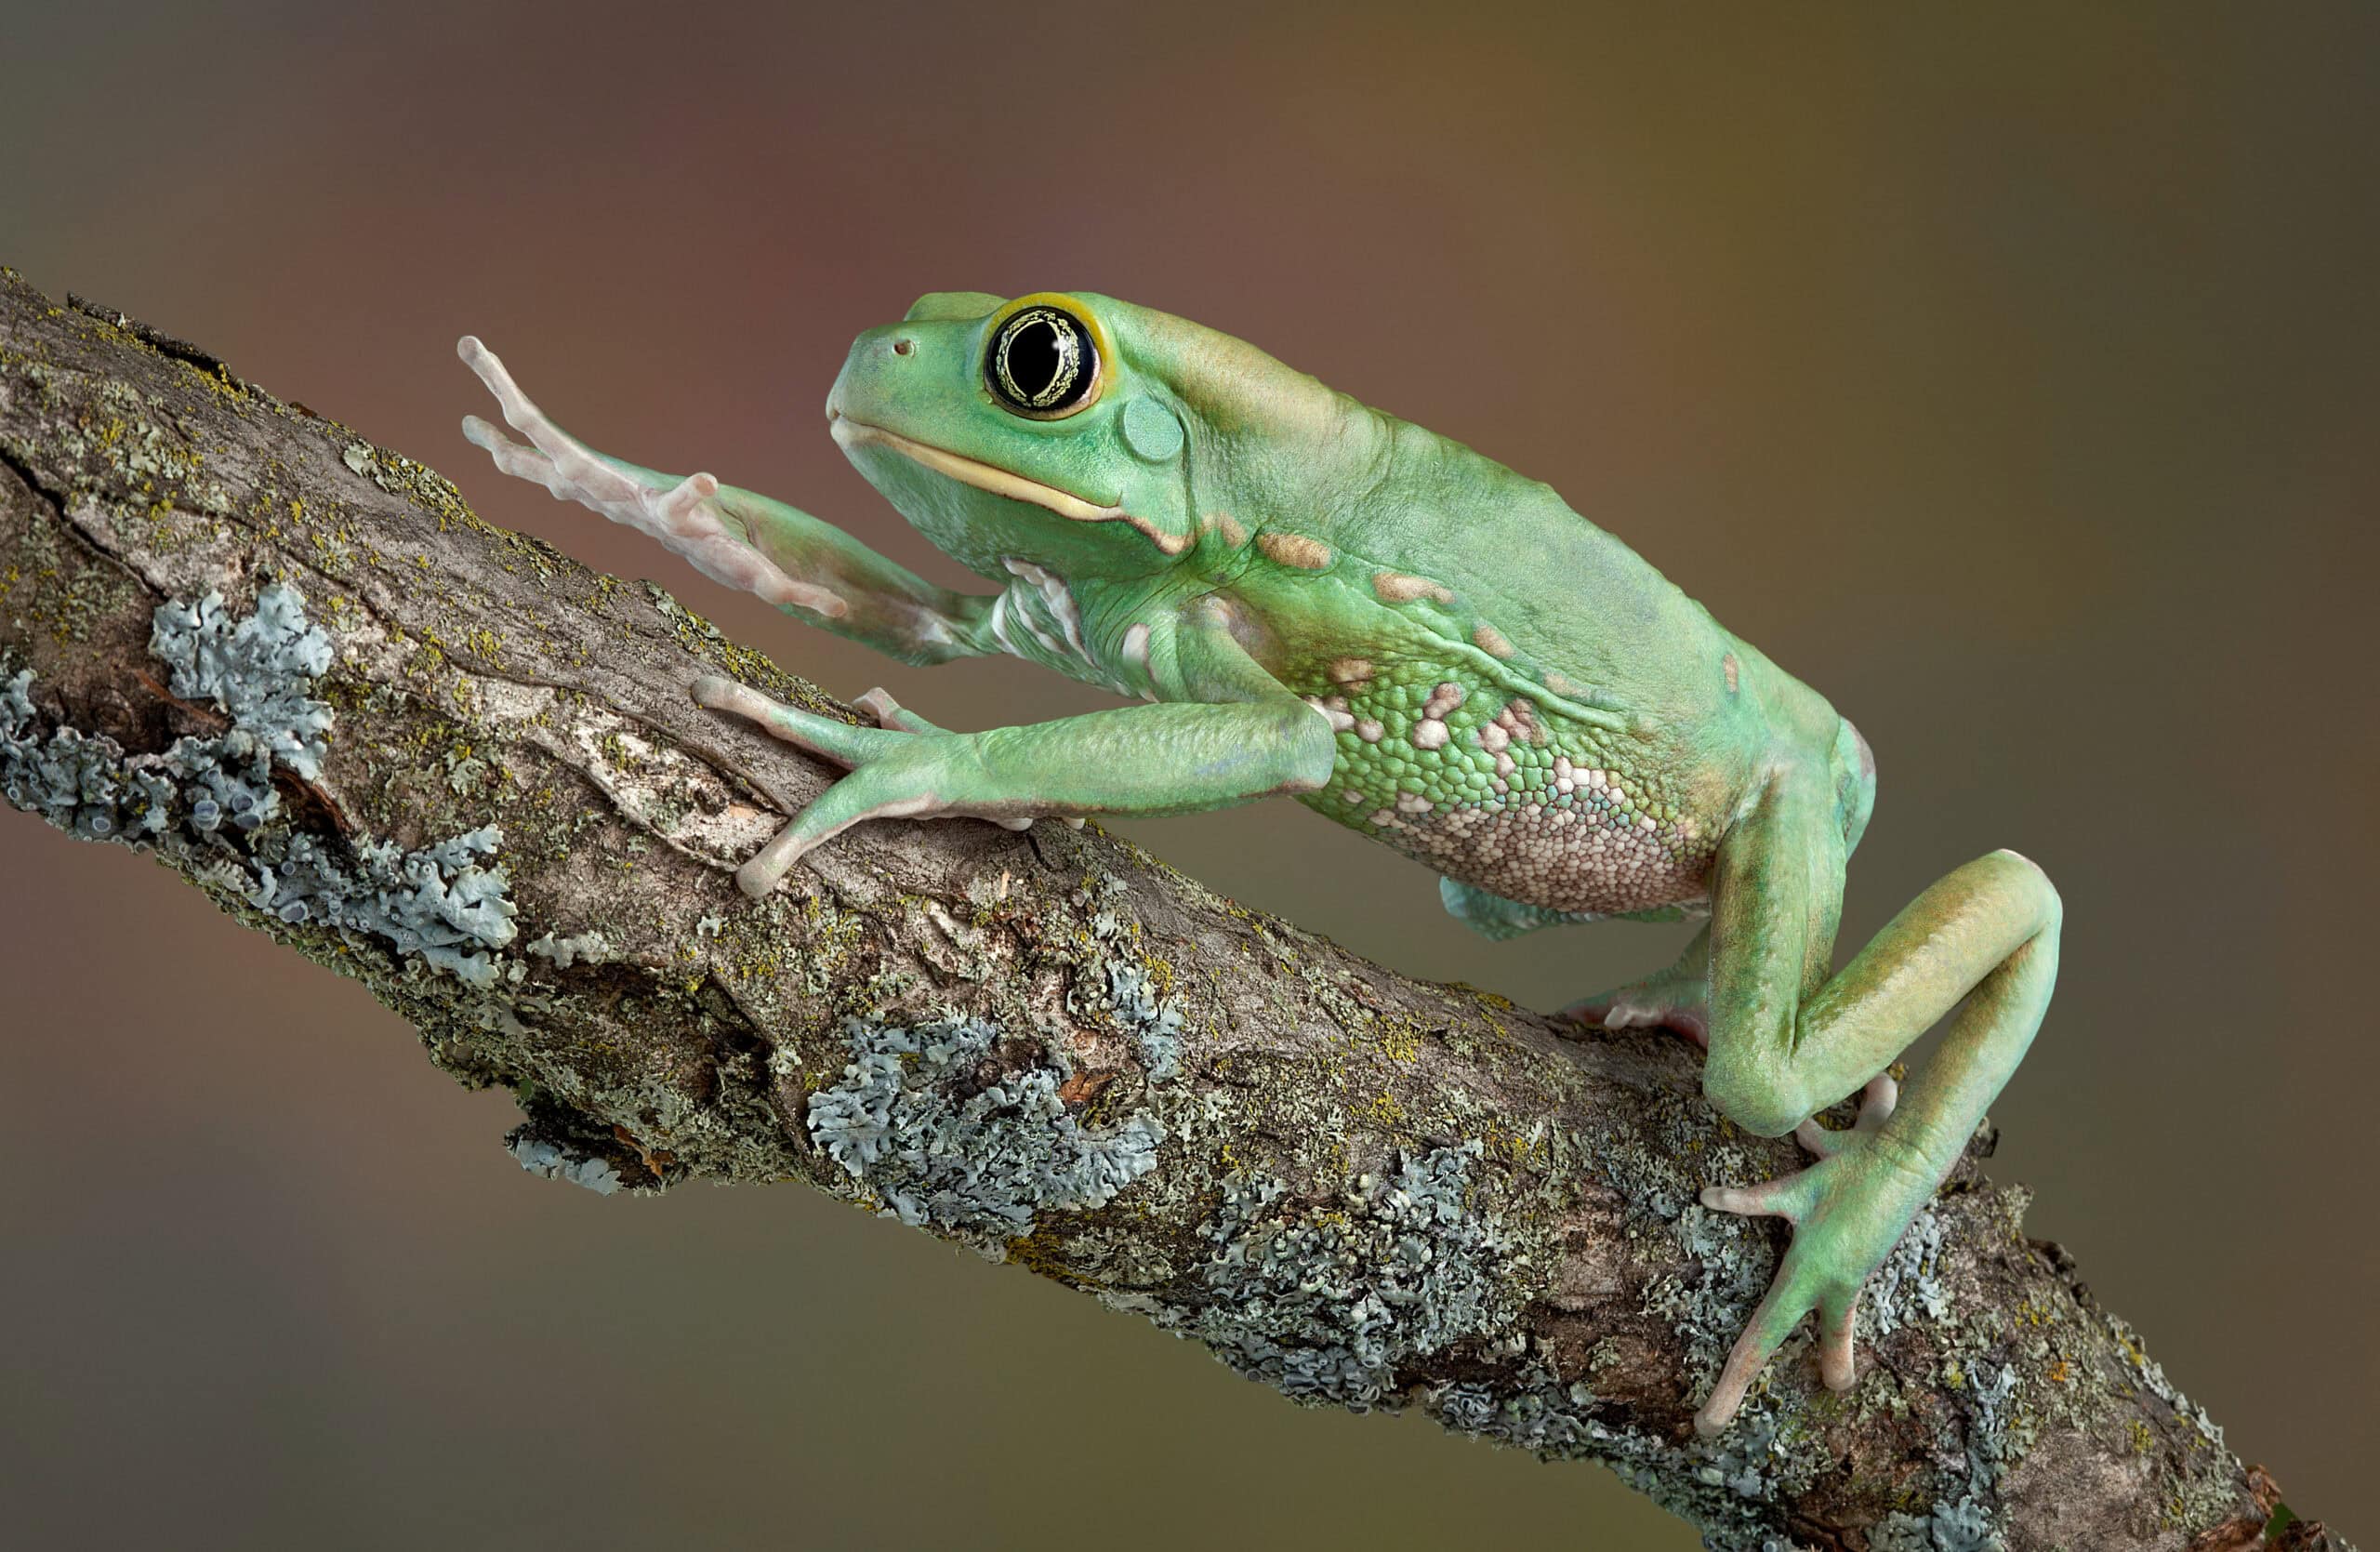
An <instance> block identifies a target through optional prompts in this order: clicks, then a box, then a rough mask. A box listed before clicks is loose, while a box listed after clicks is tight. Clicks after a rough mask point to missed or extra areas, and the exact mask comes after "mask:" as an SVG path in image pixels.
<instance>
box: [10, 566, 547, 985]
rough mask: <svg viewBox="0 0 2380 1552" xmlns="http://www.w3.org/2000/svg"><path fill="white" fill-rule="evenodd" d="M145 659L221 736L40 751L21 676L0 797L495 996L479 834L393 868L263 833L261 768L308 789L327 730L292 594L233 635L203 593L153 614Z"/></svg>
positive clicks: (390, 863)
mask: <svg viewBox="0 0 2380 1552" xmlns="http://www.w3.org/2000/svg"><path fill="white" fill-rule="evenodd" d="M150 650H151V651H152V652H153V653H155V654H156V656H157V657H158V658H159V659H160V660H162V661H163V662H165V664H166V665H167V666H168V667H170V668H171V670H173V671H172V678H171V685H172V689H173V693H174V694H175V695H177V696H181V697H183V698H185V699H188V700H192V701H198V700H208V701H212V702H214V704H215V706H216V708H217V709H218V710H220V711H221V713H222V714H223V716H224V717H225V718H227V719H228V721H229V725H228V726H227V727H225V728H224V729H223V730H221V731H220V732H217V733H211V734H206V735H203V736H184V737H181V738H178V739H176V740H175V741H174V744H173V746H172V747H171V748H169V749H166V750H165V752H164V753H162V754H130V753H127V752H126V750H125V749H124V747H123V746H122V745H120V744H118V743H117V742H116V741H115V740H114V739H112V738H108V737H91V736H86V735H84V734H83V733H82V732H81V731H80V730H78V729H75V728H73V727H60V728H57V729H54V730H53V731H51V732H50V733H49V734H48V736H46V737H44V736H42V734H41V731H40V723H39V718H38V715H37V713H36V711H35V710H34V707H33V697H32V694H31V692H32V688H33V670H30V669H26V670H20V671H19V672H18V673H16V674H15V675H13V676H12V677H10V678H9V679H7V681H5V682H0V794H5V795H6V797H7V800H8V802H9V803H13V804H15V805H16V806H17V807H19V808H21V809H25V810H27V811H29V812H31V813H33V814H37V815H39V816H41V817H43V818H45V819H46V820H48V821H49V822H50V823H51V824H53V825H56V826H57V827H59V829H64V830H66V831H68V832H70V833H72V834H74V835H77V836H80V837H82V838H83V839H85V840H90V841H114V842H122V843H124V844H126V845H133V846H139V847H142V848H144V849H150V850H156V851H162V852H165V854H166V855H167V856H169V857H171V858H173V859H175V860H178V861H181V862H186V863H188V864H189V865H190V866H191V868H192V871H193V872H196V873H199V874H201V875H202V876H205V877H209V878H212V879H214V880H216V881H217V882H218V884H219V885H221V886H224V887H227V888H229V889H231V891H232V892H234V893H236V894H238V895H240V896H241V897H242V898H244V899H245V901H246V902H247V903H248V904H249V905H251V906H254V907H255V908H257V909H259V910H264V911H269V912H271V913H272V914H273V915H275V916H278V917H279V918H280V919H281V920H282V921H284V922H289V923H291V924H293V925H295V924H298V923H303V922H311V923H315V924H319V925H322V926H325V927H329V928H332V929H334V930H336V931H337V932H338V933H339V934H340V935H341V936H342V937H345V938H347V939H348V940H349V941H350V942H352V941H355V940H356V939H357V938H358V937H364V938H371V939H377V940H379V941H381V942H383V943H386V944H387V945H389V946H390V947H393V948H396V949H397V950H398V951H399V952H400V953H411V954H417V955H419V956H420V957H421V959H422V961H423V962H427V963H428V964H430V966H432V967H434V968H436V969H440V970H444V971H448V972H451V973H452V974H454V975H457V976H459V977H461V978H462V979H463V980H465V981H467V982H469V983H470V984H471V985H473V986H476V987H482V988H484V987H488V986H492V985H493V984H495V980H496V974H497V971H496V962H495V961H494V960H493V959H492V958H491V957H490V953H489V952H488V950H492V949H498V948H503V947H505V946H506V945H507V944H509V943H510V942H511V941H512V937H513V932H514V927H513V906H512V902H511V900H510V899H509V896H508V887H509V886H508V882H507V880H506V877H505V873H504V869H502V868H500V867H497V868H483V867H481V866H480V865H479V863H478V861H477V859H478V858H481V857H484V856H493V855H494V854H495V851H496V845H497V842H499V840H500V839H501V836H500V835H499V833H498V832H497V831H496V829H494V828H493V827H490V828H488V829H477V830H472V831H469V833H467V834H463V835H458V836H456V837H454V838H453V839H451V840H447V841H443V842H436V843H435V844H432V845H430V846H426V847H422V848H420V849H418V850H415V851H406V850H403V849H402V848H400V847H399V846H398V845H397V844H396V843H395V842H388V841H373V840H370V839H368V838H367V839H364V840H363V841H361V842H357V843H355V844H353V845H351V846H350V844H348V843H347V842H341V841H324V840H318V839H317V838H316V837H314V836H313V835H311V834H309V833H306V832H304V831H302V830H297V829H292V828H291V827H290V826H288V825H286V824H284V823H282V822H281V821H282V818H283V806H284V805H283V803H282V797H281V793H280V791H279V790H278V789H277V788H276V787H275V784H274V771H275V769H276V768H278V769H280V770H283V771H286V772H287V773H289V775H290V776H296V777H298V778H299V779H301V780H308V781H311V780H313V779H315V778H317V777H319V776H321V775H322V772H323V761H324V757H325V755H326V754H327V752H328V748H329V734H330V728H331V723H332V712H331V708H330V707H329V706H328V705H327V704H325V703H324V702H323V701H321V700H318V699H316V698H315V697H314V696H313V694H312V691H313V687H314V681H315V679H316V678H317V677H319V676H320V675H321V674H322V673H324V671H325V670H328V669H329V667H330V664H331V657H332V649H331V640H330V637H329V635H328V634H327V633H325V632H324V630H322V629H321V628H320V627H318V626H315V625H311V624H310V623H309V622H308V621H307V618H306V602H305V599H304V598H303V597H302V596H301V595H300V594H299V593H298V590H296V589H295V588H291V587H288V586H285V585H283V584H280V583H275V584H272V585H270V586H268V587H266V588H264V589H263V590H261V591H259V592H258V594H257V607H256V611H255V613H253V614H251V615H249V616H247V617H244V618H239V619H234V618H232V617H231V613H230V611H229V610H228V609H227V608H226V606H225V604H224V602H223V598H222V595H221V594H219V593H217V592H214V591H209V592H208V593H207V594H206V595H205V597H203V598H201V599H200V600H198V602H196V603H195V604H182V603H177V602H172V601H168V602H167V603H165V604H161V605H159V606H158V608H157V610H156V613H155V615H154V616H153V617H152V622H151V631H150Z"/></svg>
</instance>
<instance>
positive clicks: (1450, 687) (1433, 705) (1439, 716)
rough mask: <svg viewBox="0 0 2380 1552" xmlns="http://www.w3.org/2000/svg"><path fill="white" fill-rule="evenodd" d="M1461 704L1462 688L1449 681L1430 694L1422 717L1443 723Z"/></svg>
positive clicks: (1423, 707) (1422, 710) (1422, 709)
mask: <svg viewBox="0 0 2380 1552" xmlns="http://www.w3.org/2000/svg"><path fill="white" fill-rule="evenodd" d="M1461 704H1462V686H1461V685H1460V684H1458V683H1454V681H1452V680H1448V681H1446V682H1445V683H1441V684H1440V685H1439V686H1438V687H1437V688H1436V689H1435V690H1432V691H1431V692H1430V698H1429V701H1428V702H1427V703H1426V704H1425V705H1423V706H1422V708H1421V715H1423V716H1424V717H1429V718H1433V719H1435V720H1441V721H1442V720H1444V718H1445V717H1446V714H1447V713H1448V712H1449V711H1451V710H1454V709H1455V708H1456V707H1458V706H1461Z"/></svg>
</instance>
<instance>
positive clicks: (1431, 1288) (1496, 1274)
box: [1180, 1141, 1518, 1411]
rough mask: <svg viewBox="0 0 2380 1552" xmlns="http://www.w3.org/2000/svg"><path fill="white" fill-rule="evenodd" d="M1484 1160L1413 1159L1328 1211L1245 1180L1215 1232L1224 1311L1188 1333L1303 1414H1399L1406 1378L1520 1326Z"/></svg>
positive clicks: (1431, 1155) (1274, 1185)
mask: <svg viewBox="0 0 2380 1552" xmlns="http://www.w3.org/2000/svg"><path fill="white" fill-rule="evenodd" d="M1481 1151H1482V1149H1481V1147H1480V1145H1479V1144H1478V1143H1477V1142H1475V1141H1474V1142H1469V1143H1465V1144H1463V1145H1462V1146H1461V1147H1440V1148H1434V1149H1432V1150H1431V1151H1429V1152H1428V1153H1426V1154H1413V1153H1408V1152H1404V1151H1402V1150H1400V1152H1399V1154H1398V1156H1397V1165H1396V1169H1395V1173H1394V1174H1389V1175H1385V1176H1380V1177H1374V1176H1371V1175H1365V1176H1361V1177H1359V1178H1358V1179H1357V1180H1356V1182H1355V1187H1354V1188H1353V1189H1351V1190H1349V1191H1347V1192H1345V1193H1344V1194H1343V1195H1342V1198H1341V1200H1338V1201H1337V1202H1335V1203H1332V1204H1331V1205H1330V1206H1329V1207H1327V1208H1322V1209H1316V1208H1314V1207H1311V1206H1309V1205H1307V1204H1305V1203H1302V1202H1300V1201H1298V1200H1296V1199H1295V1198H1294V1197H1293V1196H1292V1194H1291V1192H1290V1189H1289V1186H1288V1184H1287V1183H1286V1182H1284V1181H1282V1180H1279V1179H1277V1178H1276V1177H1274V1176H1271V1175H1266V1174H1250V1173H1245V1172H1243V1173H1239V1174H1233V1175H1232V1176H1230V1177H1228V1178H1227V1179H1225V1180H1224V1182H1223V1203H1222V1209H1221V1211H1220V1212H1219V1213H1218V1214H1217V1215H1216V1216H1215V1217H1214V1219H1213V1220H1211V1221H1210V1223H1209V1224H1208V1225H1207V1227H1206V1230H1205V1233H1206V1237H1207V1239H1208V1240H1209V1241H1210V1243H1211V1244H1212V1246H1213V1251H1212V1254H1210V1258H1209V1261H1208V1265H1207V1268H1206V1272H1205V1282H1206V1285H1207V1288H1208V1290H1209V1291H1210V1293H1211V1294H1212V1295H1213V1298H1212V1299H1211V1301H1210V1303H1208V1304H1207V1305H1206V1306H1205V1307H1203V1308H1201V1309H1200V1310H1198V1311H1197V1314H1196V1315H1195V1316H1192V1317H1190V1318H1189V1319H1188V1320H1186V1321H1184V1322H1183V1323H1182V1324H1181V1326H1180V1329H1182V1330H1183V1331H1184V1333H1186V1334H1190V1335H1195V1336H1197V1338H1198V1339H1199V1340H1201V1341H1203V1342H1205V1343H1206V1344H1207V1345H1208V1346H1210V1347H1211V1348H1212V1349H1213V1350H1214V1352H1215V1355H1216V1356H1217V1357H1218V1358H1220V1359H1222V1360H1223V1361H1224V1362H1225V1363H1227V1364H1229V1365H1231V1366H1232V1367H1233V1368H1234V1369H1236V1370H1238V1371H1239V1372H1240V1373H1243V1374H1246V1375H1248V1376H1249V1377H1250V1378H1251V1379H1261V1380H1263V1381H1264V1382H1265V1383H1267V1384H1269V1385H1272V1386H1276V1387H1277V1388H1278V1389H1280V1390H1281V1391H1282V1392H1283V1393H1284V1394H1286V1395H1288V1396H1289V1398H1290V1399H1292V1400H1299V1401H1306V1402H1312V1403H1329V1404H1334V1405H1341V1406H1348V1407H1353V1408H1355V1410H1357V1411H1363V1410H1366V1409H1369V1408H1370V1407H1372V1406H1375V1405H1378V1404H1381V1403H1382V1402H1384V1401H1387V1400H1389V1399H1391V1398H1392V1397H1393V1396H1395V1393H1396V1392H1397V1391H1398V1390H1399V1388H1400V1386H1401V1383H1402V1382H1401V1381H1400V1379H1399V1375H1398V1370H1399V1368H1400V1366H1402V1365H1404V1364H1407V1363H1408V1362H1410V1361H1411V1360H1416V1359H1421V1358H1425V1357H1428V1356H1429V1355H1431V1354H1434V1353H1438V1352H1442V1351H1444V1350H1446V1349H1447V1348H1448V1347H1449V1346H1454V1345H1455V1344H1457V1343H1459V1342H1464V1341H1471V1340H1475V1339H1480V1338H1486V1337H1490V1336H1493V1335H1496V1334H1498V1333H1502V1332H1504V1331H1506V1330H1508V1329H1510V1328H1511V1326H1512V1324H1513V1322H1514V1320H1515V1319H1516V1318H1517V1315H1518V1309H1517V1307H1516V1300H1515V1297H1514V1278H1513V1277H1512V1276H1511V1275H1510V1274H1509V1270H1508V1268H1507V1267H1505V1265H1504V1262H1505V1258H1506V1255H1507V1245H1506V1242H1505V1239H1504V1236H1503V1234H1502V1231H1501V1222H1500V1221H1499V1220H1498V1219H1496V1218H1495V1217H1494V1216H1493V1215H1492V1214H1487V1213H1483V1212H1482V1211H1480V1210H1479V1209H1478V1208H1476V1207H1474V1205H1473V1204H1472V1203H1470V1202H1469V1201H1468V1200H1466V1199H1467V1196H1468V1193H1469V1187H1470V1176H1471V1169H1472V1165H1473V1163H1474V1161H1476V1160H1477V1159H1478V1158H1479V1157H1480V1154H1481Z"/></svg>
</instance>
